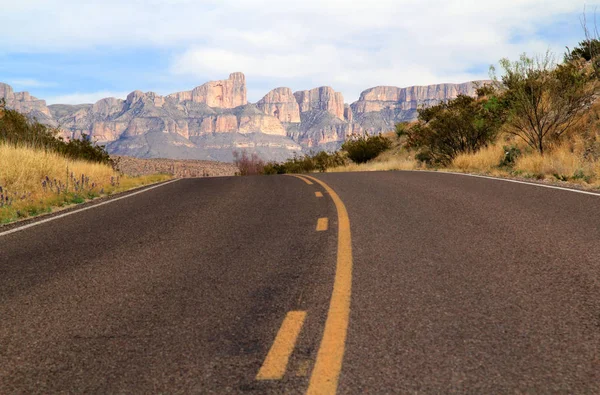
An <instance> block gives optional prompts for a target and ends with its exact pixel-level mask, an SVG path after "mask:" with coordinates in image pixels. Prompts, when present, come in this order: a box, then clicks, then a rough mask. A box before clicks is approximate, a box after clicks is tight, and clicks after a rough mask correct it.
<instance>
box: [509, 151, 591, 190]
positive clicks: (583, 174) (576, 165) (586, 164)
mask: <svg viewBox="0 0 600 395" xmlns="http://www.w3.org/2000/svg"><path fill="white" fill-rule="evenodd" d="M515 170H517V171H519V172H523V173H530V174H534V175H543V176H545V177H554V178H559V179H569V180H570V181H586V180H587V182H588V183H593V182H595V181H599V180H600V162H598V161H592V160H586V159H585V158H584V156H583V155H582V154H581V153H579V152H576V151H573V150H572V149H571V148H570V147H569V145H567V144H563V145H560V146H558V147H555V148H554V149H552V150H551V151H549V152H547V153H546V154H544V155H543V156H542V155H540V154H539V153H537V152H536V153H532V154H529V155H525V156H522V157H520V158H518V159H517V162H516V163H515Z"/></svg>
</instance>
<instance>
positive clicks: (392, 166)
mask: <svg viewBox="0 0 600 395" xmlns="http://www.w3.org/2000/svg"><path fill="white" fill-rule="evenodd" d="M417 167H418V165H417V162H416V161H415V160H414V159H409V158H389V159H387V160H382V161H371V162H367V163H363V164H356V163H351V164H349V165H346V166H339V167H333V168H331V169H327V172H328V173H340V172H345V171H384V170H414V169H416V168H417Z"/></svg>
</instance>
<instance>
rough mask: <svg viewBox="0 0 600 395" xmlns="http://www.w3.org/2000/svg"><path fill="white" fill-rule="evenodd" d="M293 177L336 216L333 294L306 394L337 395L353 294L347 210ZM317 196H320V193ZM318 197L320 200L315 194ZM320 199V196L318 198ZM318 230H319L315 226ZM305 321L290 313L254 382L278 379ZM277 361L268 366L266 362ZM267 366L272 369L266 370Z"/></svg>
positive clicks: (308, 178)
mask: <svg viewBox="0 0 600 395" xmlns="http://www.w3.org/2000/svg"><path fill="white" fill-rule="evenodd" d="M294 177H296V178H299V179H301V180H303V181H304V182H305V183H306V184H309V185H313V183H317V184H319V185H320V186H322V187H323V188H324V189H325V191H326V192H327V193H328V194H329V196H331V199H332V200H333V202H334V204H335V208H336V210H337V216H338V245H337V263H336V271H335V280H334V283H333V292H332V294H331V299H330V302H329V311H328V313H327V319H326V321H325V329H324V331H323V338H322V339H321V345H320V347H319V351H318V353H317V360H316V362H315V366H314V368H313V371H312V375H311V377H310V382H309V385H308V390H307V394H309V395H316V394H335V393H336V391H337V386H338V381H339V377H340V373H341V371H342V362H343V359H344V351H345V347H346V337H347V333H348V323H349V320H350V297H351V294H352V238H351V235H350V219H349V217H348V211H347V210H346V206H345V205H344V203H343V202H342V200H341V199H340V197H339V196H338V194H337V193H336V192H335V191H334V190H333V189H332V188H331V187H330V186H329V185H327V184H326V183H324V182H323V181H321V180H319V179H318V178H315V177H312V176H297V175H295V176H294ZM319 194H320V192H319ZM315 195H316V196H317V197H320V196H319V195H318V194H317V193H315ZM321 196H322V194H321ZM317 230H319V226H317ZM305 317H306V313H305V312H290V313H288V316H287V317H286V320H285V321H284V323H283V325H282V327H281V329H280V331H279V333H278V336H277V338H276V340H275V343H274V344H273V347H271V350H270V351H269V354H268V355H267V358H266V360H265V363H264V364H263V368H261V371H259V375H258V376H257V379H268V378H271V379H273V378H281V377H283V375H284V373H285V367H286V366H287V362H288V360H289V357H290V355H291V353H292V351H293V348H294V344H295V342H296V339H297V337H298V334H299V333H300V330H301V328H302V323H303V322H304V319H305ZM269 360H271V361H277V362H276V363H270V364H267V361H269ZM269 366H271V367H270V368H269Z"/></svg>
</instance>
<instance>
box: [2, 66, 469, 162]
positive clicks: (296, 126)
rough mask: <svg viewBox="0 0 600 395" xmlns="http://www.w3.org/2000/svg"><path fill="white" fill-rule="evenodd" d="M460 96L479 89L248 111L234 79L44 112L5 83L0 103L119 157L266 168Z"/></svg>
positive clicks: (311, 94) (316, 97) (296, 99)
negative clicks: (235, 161)
mask: <svg viewBox="0 0 600 395" xmlns="http://www.w3.org/2000/svg"><path fill="white" fill-rule="evenodd" d="M459 94H466V95H475V84H474V83H473V82H468V83H464V84H440V85H430V86H414V87H408V88H398V87H390V86H379V87H375V88H371V89H367V90H366V91H364V92H363V93H362V94H361V96H360V99H359V100H358V101H356V102H354V103H352V104H351V105H347V104H344V98H343V97H342V95H341V93H339V92H335V91H334V90H333V89H332V88H330V87H320V88H314V89H311V90H306V91H299V92H295V93H292V91H291V89H289V88H276V89H273V90H272V91H270V92H269V93H267V94H266V95H265V96H264V97H263V98H262V99H261V100H260V101H259V102H258V103H256V104H248V103H247V99H246V84H245V77H244V75H243V74H242V73H233V74H231V75H230V76H229V78H228V79H227V80H222V81H213V82H207V83H206V84H204V85H201V86H199V87H197V88H195V89H193V90H191V91H186V92H178V93H173V94H170V95H168V96H161V95H158V94H156V93H154V92H142V91H133V92H131V93H130V94H129V95H128V96H127V98H126V99H125V100H121V99H116V98H105V99H102V100H99V101H97V102H96V103H94V104H81V105H64V104H55V105H50V106H46V103H45V102H44V101H43V100H38V99H36V98H35V97H33V96H31V95H30V94H29V93H27V92H18V93H15V92H14V91H13V89H12V88H11V87H10V86H9V85H6V84H1V83H0V97H3V98H5V99H6V103H7V106H8V108H13V109H16V110H18V111H20V112H23V113H25V114H27V115H28V116H30V117H35V118H37V119H38V120H40V121H41V122H43V123H46V124H49V125H52V126H56V125H60V127H61V128H62V131H63V133H64V136H65V137H66V138H79V137H81V136H82V135H83V134H86V135H88V136H90V137H91V138H92V140H94V141H97V142H100V143H102V144H108V145H107V147H108V149H109V152H111V153H116V154H121V155H133V156H138V157H144V158H151V157H166V158H182V159H211V158H212V159H217V160H232V155H231V153H232V151H233V150H235V149H247V150H248V151H249V152H256V153H259V154H260V155H261V156H262V157H263V159H266V160H272V159H275V160H282V159H286V158H287V157H290V156H292V155H293V154H294V153H299V154H301V153H302V150H306V151H316V150H320V149H329V150H333V149H337V148H339V147H340V145H341V144H342V143H343V142H344V141H345V140H346V139H347V138H348V136H349V135H351V134H377V133H382V132H387V131H391V130H393V129H394V125H395V124H396V123H397V122H402V121H411V120H414V119H415V118H416V116H417V108H418V107H419V106H428V105H433V104H438V103H439V102H441V101H445V100H450V99H453V98H455V97H456V96H457V95H459Z"/></svg>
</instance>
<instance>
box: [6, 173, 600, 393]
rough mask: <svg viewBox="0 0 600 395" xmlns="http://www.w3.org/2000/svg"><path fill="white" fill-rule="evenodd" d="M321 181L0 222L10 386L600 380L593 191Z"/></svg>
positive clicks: (490, 183)
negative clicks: (33, 221)
mask: <svg viewBox="0 0 600 395" xmlns="http://www.w3.org/2000/svg"><path fill="white" fill-rule="evenodd" d="M310 177H312V178H310V179H309V178H304V179H301V178H297V177H292V176H263V177H231V178H206V179H185V180H179V181H176V182H173V183H170V184H167V185H163V186H160V187H158V188H155V189H152V190H149V191H147V192H144V193H140V194H137V195H135V196H131V197H128V198H125V199H122V200H119V201H115V202H111V203H108V204H105V205H102V206H100V207H96V208H92V209H89V210H86V211H82V212H76V213H73V214H72V215H69V216H65V217H63V218H58V219H56V220H52V221H49V222H46V223H42V224H39V225H37V226H33V227H30V228H27V229H24V230H22V231H18V232H14V233H10V234H4V235H1V233H2V230H0V393H3V394H14V393H17V394H18V393H23V394H32V393H58V392H63V393H83V392H86V393H257V394H259V393H260V394H262V393H273V394H275V393H292V394H294V393H311V394H313V393H314V394H318V393H332V392H335V391H336V390H337V392H338V393H340V394H360V393H372V394H379V393H450V392H454V393H579V394H586V393H589V394H594V393H595V394H598V393H600V196H593V195H586V194H580V193H574V192H569V191H563V190H556V189H549V188H543V187H538V186H532V185H524V184H517V183H510V182H505V181H498V180H491V179H483V178H475V177H468V176H462V175H452V174H442V173H427V172H377V173H342V174H322V175H311V176H310Z"/></svg>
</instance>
